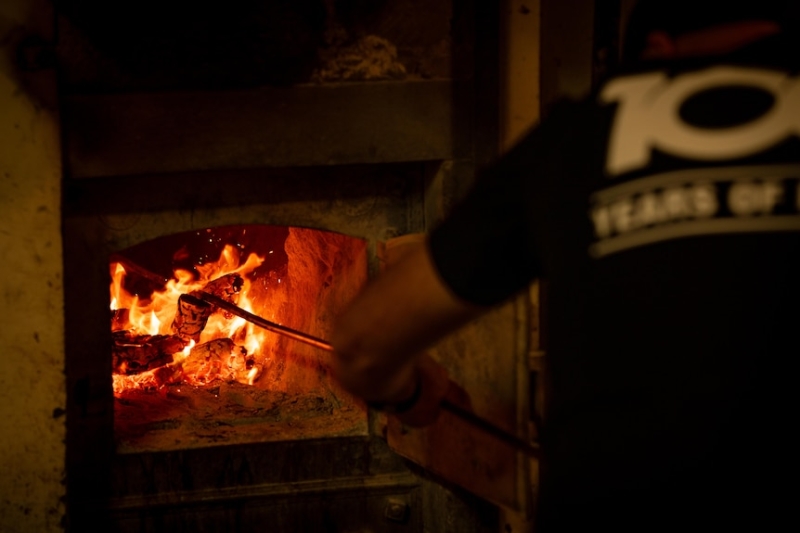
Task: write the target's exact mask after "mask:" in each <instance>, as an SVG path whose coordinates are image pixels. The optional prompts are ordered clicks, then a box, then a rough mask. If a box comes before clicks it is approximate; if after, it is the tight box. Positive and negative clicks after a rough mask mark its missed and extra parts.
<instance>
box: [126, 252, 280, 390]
mask: <svg viewBox="0 0 800 533" xmlns="http://www.w3.org/2000/svg"><path fill="white" fill-rule="evenodd" d="M263 262H264V258H263V257H260V256H259V255H257V254H255V253H251V254H250V255H249V256H248V257H247V259H246V260H245V261H244V262H241V261H240V254H239V250H238V249H237V248H236V247H235V246H231V245H226V246H225V247H224V249H223V250H222V253H221V254H220V256H219V259H218V260H217V261H215V262H206V263H205V264H202V265H197V266H196V267H195V270H196V271H197V274H195V273H193V272H190V271H188V270H182V269H176V270H175V271H174V277H173V279H170V280H169V281H167V283H166V285H165V286H164V288H163V290H159V291H155V292H153V293H152V294H150V295H149V296H147V297H141V296H139V295H137V294H131V293H129V292H128V291H127V290H126V289H125V279H126V277H127V276H128V272H127V270H126V268H125V266H124V265H123V264H122V263H119V262H112V263H111V265H110V268H111V278H112V283H111V287H110V293H111V294H110V296H111V311H112V315H111V316H112V321H111V323H112V331H113V332H114V333H113V335H114V345H113V357H114V375H113V387H114V393H115V394H116V395H119V394H120V393H122V392H123V391H125V390H130V389H141V388H147V389H158V388H161V387H163V386H165V385H168V384H173V383H188V384H192V385H198V386H202V385H207V384H209V383H211V382H213V381H214V380H217V379H223V380H227V381H238V382H240V383H245V384H248V385H252V384H253V383H254V382H255V380H256V379H258V377H259V376H260V375H261V373H262V370H263V369H262V363H263V356H262V355H261V352H262V346H266V343H265V337H266V335H265V332H264V330H261V329H259V328H256V327H254V326H253V325H252V324H250V323H248V322H246V321H245V320H243V319H241V318H238V317H233V316H230V315H227V314H226V313H224V312H222V311H220V310H217V309H215V308H213V307H212V306H210V305H209V304H206V303H205V302H203V301H201V300H199V299H198V298H196V297H194V296H192V293H193V292H196V291H207V292H210V293H213V294H215V295H216V296H219V297H220V298H223V299H225V300H227V301H230V302H232V303H235V304H236V305H238V306H239V307H242V308H244V309H246V310H248V311H250V312H252V313H255V314H260V312H262V309H254V308H253V301H252V300H253V299H254V295H253V292H254V291H253V280H252V279H251V278H252V277H253V276H251V274H252V273H253V271H254V270H255V269H256V268H258V267H259V266H260V265H261V264H262V263H263Z"/></svg>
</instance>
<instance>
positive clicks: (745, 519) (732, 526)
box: [332, 0, 800, 532]
mask: <svg viewBox="0 0 800 533" xmlns="http://www.w3.org/2000/svg"><path fill="white" fill-rule="evenodd" d="M796 22H797V9H796V2H790V1H783V2H781V1H773V0H762V1H759V2H748V3H745V2H738V3H737V2H720V1H703V0H694V1H691V2H689V1H686V0H671V1H665V0H664V1H661V0H653V1H643V2H640V3H639V5H637V6H636V7H635V9H634V12H633V14H632V16H631V22H630V29H629V30H628V31H627V33H626V38H625V43H624V56H623V57H624V59H625V61H624V62H623V68H622V70H621V71H620V72H618V73H616V74H615V75H614V76H611V77H609V79H607V80H605V81H604V82H603V83H602V84H600V85H599V86H598V88H597V89H596V90H595V91H594V92H593V93H592V94H591V95H589V96H588V97H587V98H586V99H585V100H584V101H580V102H565V103H563V104H560V105H557V106H555V107H554V108H553V109H552V111H551V112H550V113H549V114H548V116H547V117H546V118H545V120H544V121H543V122H542V123H541V124H540V125H538V126H537V127H536V128H534V129H533V130H532V131H531V132H530V133H529V134H527V135H526V136H525V138H524V139H523V140H522V141H521V142H520V143H519V144H518V145H517V146H516V147H514V148H513V149H512V150H511V151H510V152H509V153H508V154H506V155H505V156H503V157H502V158H501V159H500V160H499V161H497V162H496V163H495V164H494V165H492V166H491V167H490V168H488V169H486V170H485V171H483V172H482V173H481V175H480V176H479V179H478V181H477V183H476V185H475V187H474V188H473V190H472V191H471V192H470V193H469V194H468V196H467V198H465V199H464V201H463V202H462V203H460V204H459V205H458V206H457V207H456V208H455V209H454V210H453V212H452V213H451V214H450V215H449V217H448V218H447V219H446V220H445V221H444V222H443V223H442V224H441V225H440V226H438V227H437V228H435V229H434V230H433V231H432V232H431V233H430V234H429V235H428V236H427V238H426V241H425V243H424V245H423V246H420V247H418V248H417V249H415V250H414V251H412V252H410V253H408V254H407V255H406V256H405V257H404V258H403V260H402V261H400V262H399V263H398V264H397V265H395V266H393V267H392V268H390V269H388V270H387V271H386V272H385V273H384V274H383V275H381V276H379V277H378V278H377V279H376V280H375V281H374V282H373V283H371V284H369V285H368V286H367V287H366V289H365V290H364V291H363V292H362V293H361V294H360V295H359V296H358V297H357V298H355V299H354V301H353V302H352V304H351V305H350V306H349V307H348V309H347V310H346V311H345V312H344V313H343V315H342V316H341V317H340V318H339V321H338V324H337V326H336V328H335V330H334V334H333V337H332V344H333V346H334V349H335V354H336V355H335V360H336V363H335V372H336V374H337V376H338V378H339V379H340V380H341V382H342V383H343V384H344V386H345V387H347V388H348V389H349V390H351V391H352V392H354V393H355V394H357V395H359V396H361V397H363V398H365V399H366V400H367V401H369V402H373V403H374V404H376V405H379V406H382V407H384V408H386V409H387V411H389V412H390V413H394V414H396V415H397V416H398V417H401V419H404V420H405V421H406V422H407V423H410V424H412V425H424V424H428V423H431V422H432V421H433V420H435V418H436V415H437V405H438V402H439V401H440V400H441V398H442V397H443V396H444V395H446V394H448V390H449V385H448V380H447V376H446V373H445V372H444V371H443V370H442V369H441V368H440V367H438V366H437V365H436V364H435V363H433V362H432V361H431V360H430V358H428V357H427V356H425V355H419V354H424V351H425V349H426V347H428V346H429V345H431V343H433V342H435V341H436V340H437V339H439V338H441V337H442V336H444V335H446V334H448V333H449V332H451V331H453V330H455V329H457V328H459V327H461V326H462V325H464V324H465V323H467V322H468V321H470V320H472V319H474V318H476V317H478V316H480V315H481V314H482V313H484V312H486V311H487V310H488V309H490V308H491V307H492V306H495V305H497V304H500V303H502V302H504V301H506V300H508V299H509V298H510V297H512V296H514V295H515V294H517V293H518V292H519V291H520V290H522V289H524V288H525V287H526V286H527V285H528V284H529V283H530V282H531V281H532V280H533V279H535V278H537V277H542V278H543V279H545V280H546V282H547V286H548V307H547V309H546V310H545V317H546V323H545V324H544V327H545V328H546V329H547V332H548V339H549V340H548V345H547V346H546V349H547V357H548V369H549V371H548V379H549V386H548V401H547V412H546V414H545V427H544V430H543V432H542V441H541V445H542V452H543V457H542V463H541V479H540V483H541V485H540V500H539V505H538V512H537V522H538V526H537V527H538V529H537V531H545V532H549V531H579V530H581V529H582V528H586V527H591V528H592V529H599V530H602V528H603V527H608V528H609V530H611V529H610V528H613V530H614V531H621V530H622V531H628V530H631V531H632V530H636V531H674V530H692V531H694V530H701V529H711V530H715V531H723V530H736V531H739V530H745V531H746V530H753V531H769V530H771V529H773V528H774V529H777V528H778V527H785V526H784V525H783V523H784V522H782V521H784V520H788V522H786V523H794V521H795V518H794V517H793V516H792V514H791V510H792V509H793V508H794V507H795V505H794V502H793V500H792V498H791V495H792V491H791V489H790V487H792V486H793V484H794V481H795V475H796V473H797V468H796V466H797V465H796V459H795V456H796V455H797V452H796V447H797V437H795V436H794V435H795V434H796V431H794V428H793V427H792V426H793V425H794V424H793V421H794V420H795V418H796V409H797V400H796V399H795V394H794V390H795V388H796V385H795V378H794V373H793V372H792V368H793V364H794V359H795V357H796V356H797V331H798V324H800V313H798V304H800V279H799V278H800V76H798V66H800V54H798V51H800V46H798V43H799V42H800V41H798V34H797V31H796V27H795V26H796Z"/></svg>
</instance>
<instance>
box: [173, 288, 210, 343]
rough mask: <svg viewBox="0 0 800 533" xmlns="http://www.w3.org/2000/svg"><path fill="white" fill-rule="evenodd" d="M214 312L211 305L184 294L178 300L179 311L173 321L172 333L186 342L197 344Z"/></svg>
mask: <svg viewBox="0 0 800 533" xmlns="http://www.w3.org/2000/svg"><path fill="white" fill-rule="evenodd" d="M213 311H214V308H213V306H212V305H211V304H208V303H206V302H204V301H203V300H200V299H199V298H195V297H194V296H192V295H191V294H182V295H181V296H180V298H178V309H177V310H176V312H175V319H174V320H173V321H172V331H173V332H174V333H175V334H176V335H178V336H179V337H180V338H182V339H184V340H186V341H190V340H193V341H195V342H197V341H199V340H200V334H201V333H203V329H205V327H206V323H207V322H208V317H209V316H211V313H212V312H213Z"/></svg>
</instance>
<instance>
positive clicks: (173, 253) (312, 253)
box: [109, 224, 368, 453]
mask: <svg viewBox="0 0 800 533" xmlns="http://www.w3.org/2000/svg"><path fill="white" fill-rule="evenodd" d="M367 263H368V261H367V245H366V241H365V240H363V239H358V238H354V237H349V236H346V235H343V234H340V233H335V232H330V231H321V230H316V229H309V228H301V227H295V226H267V225H257V224H249V225H236V226H221V227H213V228H205V229H201V230H195V231H191V232H185V233H179V234H174V235H168V236H164V237H160V238H157V239H153V240H151V241H147V242H144V243H141V244H139V245H136V246H133V247H131V248H128V249H126V250H123V251H120V252H118V253H115V254H113V255H112V256H111V257H110V258H109V274H110V277H111V283H110V287H109V296H110V314H111V336H112V342H111V346H112V350H111V351H112V353H111V358H112V369H113V370H112V376H111V378H112V381H113V389H114V440H115V445H116V449H117V451H118V452H119V453H138V452H143V451H167V450H177V449H187V448H198V447H206V446H219V445H225V444H243V443H249V442H272V441H286V440H303V439H315V438H329V437H345V436H353V435H366V434H367V432H368V424H367V412H366V408H365V406H364V405H363V404H362V403H361V402H360V401H358V400H357V399H355V398H354V397H352V396H351V395H349V394H348V393H347V392H346V391H344V390H343V389H341V387H340V386H339V385H338V383H337V382H336V381H335V380H334V379H333V378H332V375H331V366H330V354H329V353H328V352H327V351H324V350H321V349H319V348H318V347H315V346H311V345H308V344H306V343H303V342H300V341H298V340H296V339H293V338H290V337H288V336H284V335H281V334H279V333H276V332H275V331H270V330H267V329H264V328H262V327H259V326H258V325H255V324H253V323H252V322H251V321H247V320H245V319H243V318H242V317H241V316H237V315H235V314H232V313H230V312H229V311H227V310H225V309H222V308H219V307H217V306H215V305H213V304H210V303H208V301H207V300H204V299H203V296H204V294H212V295H213V296H215V297H217V298H222V299H223V300H225V301H227V302H229V303H230V304H233V305H235V306H237V307H238V308H241V309H243V310H245V311H247V312H249V313H252V314H254V315H257V316H259V317H262V318H263V319H266V320H267V321H269V322H271V323H275V324H278V325H280V326H284V327H288V328H291V329H294V330H296V331H300V332H303V333H305V334H308V335H310V336H313V337H317V338H321V339H326V338H329V336H330V333H331V329H332V326H333V321H334V319H335V317H336V316H337V314H338V312H340V311H341V310H342V308H343V306H344V305H345V304H346V303H347V302H348V301H349V300H350V299H351V298H352V297H353V296H355V294H356V293H357V291H358V290H359V289H360V288H361V287H362V286H363V285H364V284H365V283H366V281H367V276H368V273H367Z"/></svg>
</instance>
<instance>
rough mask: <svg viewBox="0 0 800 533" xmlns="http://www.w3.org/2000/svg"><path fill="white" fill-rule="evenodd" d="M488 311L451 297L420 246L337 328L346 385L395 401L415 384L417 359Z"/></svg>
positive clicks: (338, 355) (364, 294) (338, 362)
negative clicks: (414, 374) (465, 324)
mask: <svg viewBox="0 0 800 533" xmlns="http://www.w3.org/2000/svg"><path fill="white" fill-rule="evenodd" d="M484 310H485V309H484V308H482V307H478V306H474V305H471V304H468V303H466V302H463V301H461V300H459V299H457V298H456V297H455V296H453V295H452V294H451V293H450V292H449V290H448V289H447V287H446V286H445V285H444V283H443V282H442V280H441V279H440V278H439V277H438V274H437V273H436V270H435V268H434V266H433V264H432V262H431V259H430V254H429V252H428V247H427V244H425V245H420V246H418V247H416V248H415V249H414V250H413V251H411V252H409V253H408V254H407V255H406V256H405V257H404V258H403V259H401V260H400V261H399V262H398V263H397V264H396V265H394V266H392V267H390V268H389V269H388V270H387V271H386V272H385V273H384V274H383V275H382V276H380V277H379V278H378V279H377V280H375V281H374V282H372V283H371V284H370V285H368V286H367V288H366V289H365V290H364V291H363V292H362V293H361V294H360V295H359V296H358V297H356V299H355V300H354V301H353V302H352V304H351V305H350V307H349V308H348V309H347V310H346V311H345V313H344V314H343V315H342V316H341V317H340V319H339V321H338V324H337V327H336V328H335V329H334V334H333V338H332V344H333V346H334V350H335V353H336V358H335V360H336V371H337V375H338V377H339V379H340V381H341V382H342V383H343V385H344V386H345V387H346V388H348V389H349V390H351V391H352V392H354V393H355V394H358V395H359V396H361V397H363V398H365V399H367V400H370V401H394V400H397V399H401V398H402V397H403V396H404V395H407V394H408V391H409V389H410V388H411V386H412V385H411V382H412V381H413V380H412V375H413V372H414V365H415V358H416V356H417V354H419V353H421V352H422V351H423V350H424V349H425V348H427V347H428V346H430V345H431V344H432V343H434V342H435V341H437V340H438V339H439V338H441V337H442V336H444V335H445V334H447V333H448V332H450V331H452V330H453V329H455V328H457V327H459V326H461V325H463V324H464V323H466V322H468V321H469V320H471V319H472V318H474V317H476V316H477V315H479V314H480V313H481V312H483V311H484Z"/></svg>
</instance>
